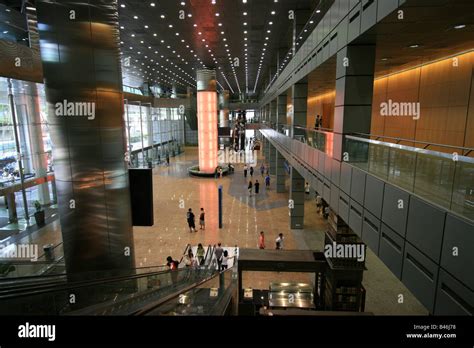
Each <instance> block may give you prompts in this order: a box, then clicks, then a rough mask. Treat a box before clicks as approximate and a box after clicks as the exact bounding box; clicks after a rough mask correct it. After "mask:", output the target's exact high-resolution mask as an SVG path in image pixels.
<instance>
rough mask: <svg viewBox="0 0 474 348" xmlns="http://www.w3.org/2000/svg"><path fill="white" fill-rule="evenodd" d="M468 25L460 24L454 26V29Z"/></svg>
mask: <svg viewBox="0 0 474 348" xmlns="http://www.w3.org/2000/svg"><path fill="white" fill-rule="evenodd" d="M465 27H466V24H458V25H456V26H455V27H454V29H463V28H465Z"/></svg>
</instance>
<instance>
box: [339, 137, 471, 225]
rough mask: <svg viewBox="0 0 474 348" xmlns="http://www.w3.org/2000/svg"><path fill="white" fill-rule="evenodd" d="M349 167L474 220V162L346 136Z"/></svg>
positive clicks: (454, 155) (428, 151)
mask: <svg viewBox="0 0 474 348" xmlns="http://www.w3.org/2000/svg"><path fill="white" fill-rule="evenodd" d="M344 148H345V149H346V152H347V155H348V163H350V164H352V165H354V166H356V167H358V168H360V169H362V170H365V171H367V172H369V173H371V174H374V175H375V176H378V177H380V178H381V179H383V180H385V181H387V182H389V183H392V184H394V185H397V186H399V187H401V188H403V189H405V190H407V191H409V192H413V193H415V194H417V195H419V196H420V197H422V198H424V199H426V200H428V201H431V202H433V203H436V204H438V205H440V206H442V207H444V208H446V209H450V210H452V211H454V212H456V213H459V214H461V215H463V216H465V217H466V218H468V219H471V220H474V158H472V157H466V156H460V155H457V153H463V151H465V149H461V148H459V149H458V151H457V152H455V151H454V152H453V153H451V154H450V153H444V152H437V151H431V150H425V149H421V148H416V147H410V146H405V145H399V144H393V143H386V142H381V141H377V140H371V139H365V138H359V137H354V136H349V135H347V136H345V144H344Z"/></svg>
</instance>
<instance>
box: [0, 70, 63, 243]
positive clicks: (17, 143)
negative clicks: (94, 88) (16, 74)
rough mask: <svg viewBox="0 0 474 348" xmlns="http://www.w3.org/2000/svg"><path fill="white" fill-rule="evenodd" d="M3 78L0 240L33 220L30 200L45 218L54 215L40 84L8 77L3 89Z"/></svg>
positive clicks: (0, 90)
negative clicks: (37, 204) (40, 209)
mask: <svg viewBox="0 0 474 348" xmlns="http://www.w3.org/2000/svg"><path fill="white" fill-rule="evenodd" d="M8 81H9V80H8V79H7V78H0V229H1V232H2V234H1V235H0V242H1V241H2V240H5V239H6V238H8V237H9V236H10V235H11V233H10V232H9V231H15V232H16V231H18V230H20V231H23V230H25V229H26V228H27V227H28V226H30V225H33V224H35V219H34V218H33V215H34V213H35V203H37V202H39V203H40V204H41V206H42V209H43V210H44V212H45V218H46V219H47V218H49V217H51V216H53V215H54V214H56V205H55V202H56V196H55V185H54V176H53V174H54V173H53V170H54V166H53V157H52V152H51V150H52V144H51V139H50V132H49V123H48V114H47V103H46V100H45V95H44V88H43V85H42V84H36V83H31V82H25V81H19V80H13V79H10V83H11V89H9V85H8ZM12 101H13V109H12ZM13 111H14V112H13ZM20 161H21V168H22V171H21V173H20ZM25 203H26V204H25Z"/></svg>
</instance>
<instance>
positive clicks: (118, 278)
mask: <svg viewBox="0 0 474 348" xmlns="http://www.w3.org/2000/svg"><path fill="white" fill-rule="evenodd" d="M185 271H187V270H185V269H181V270H178V272H185ZM170 272H176V271H171V270H166V271H159V272H150V273H142V274H133V275H127V276H116V277H111V278H105V279H91V280H82V281H77V282H72V283H66V284H64V286H57V284H56V286H54V285H53V284H52V285H51V286H50V287H45V288H44V289H41V290H37V291H27V292H22V293H15V294H9V295H5V296H0V300H4V299H9V298H17V297H25V296H33V295H38V294H44V293H50V292H57V291H67V290H74V289H78V288H85V287H89V286H94V285H103V284H105V283H115V282H120V281H125V280H131V279H138V278H144V277H151V276H156V275H161V274H165V273H170Z"/></svg>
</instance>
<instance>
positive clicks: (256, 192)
mask: <svg viewBox="0 0 474 348" xmlns="http://www.w3.org/2000/svg"><path fill="white" fill-rule="evenodd" d="M254 186H255V194H257V195H258V192H259V191H260V183H259V182H258V180H255V185H254Z"/></svg>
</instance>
